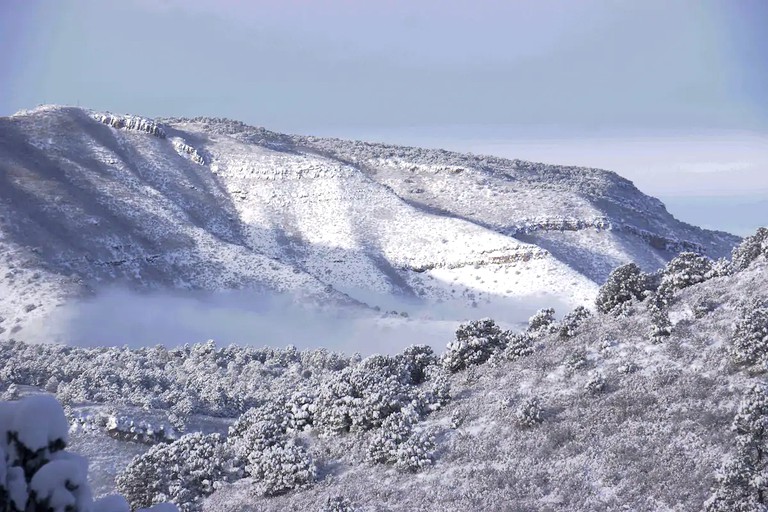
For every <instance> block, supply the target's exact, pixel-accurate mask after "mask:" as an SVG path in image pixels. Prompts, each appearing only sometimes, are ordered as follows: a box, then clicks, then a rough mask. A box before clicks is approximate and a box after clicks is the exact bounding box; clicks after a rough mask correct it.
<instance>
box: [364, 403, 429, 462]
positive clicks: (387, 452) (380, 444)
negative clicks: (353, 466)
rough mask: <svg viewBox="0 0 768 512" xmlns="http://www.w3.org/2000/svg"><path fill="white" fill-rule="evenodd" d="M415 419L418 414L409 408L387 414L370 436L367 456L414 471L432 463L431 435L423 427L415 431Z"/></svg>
mask: <svg viewBox="0 0 768 512" xmlns="http://www.w3.org/2000/svg"><path fill="white" fill-rule="evenodd" d="M417 422H418V414H417V413H416V412H415V411H414V410H412V409H410V408H407V409H404V410H402V411H400V412H398V413H396V414H392V415H391V416H389V417H388V418H387V419H386V420H385V421H384V423H383V424H382V426H381V427H380V428H379V429H378V430H377V431H376V432H375V433H374V435H373V437H372V438H371V441H370V443H369V445H368V460H370V461H371V462H377V463H380V464H393V465H394V466H395V467H396V468H398V469H400V470H401V471H418V470H420V469H422V468H424V467H426V466H429V465H430V464H432V460H433V457H434V451H435V439H434V435H433V434H432V433H431V432H430V431H427V430H420V431H416V430H415V429H414V425H415V424H416V423H417Z"/></svg>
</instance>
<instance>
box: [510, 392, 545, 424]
mask: <svg viewBox="0 0 768 512" xmlns="http://www.w3.org/2000/svg"><path fill="white" fill-rule="evenodd" d="M542 413H543V411H542V408H541V404H540V403H539V399H538V398H536V397H529V398H526V399H524V400H523V401H522V402H521V403H520V405H519V406H518V407H517V409H516V410H515V421H516V422H517V424H518V425H520V426H521V427H523V428H531V427H533V426H536V425H538V424H539V423H541V422H542V421H544V418H543V416H542Z"/></svg>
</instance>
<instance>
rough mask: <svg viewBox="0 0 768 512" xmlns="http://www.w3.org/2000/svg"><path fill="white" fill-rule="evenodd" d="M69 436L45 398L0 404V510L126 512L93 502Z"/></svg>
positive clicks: (57, 408)
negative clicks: (69, 447) (69, 444)
mask: <svg viewBox="0 0 768 512" xmlns="http://www.w3.org/2000/svg"><path fill="white" fill-rule="evenodd" d="M68 433H69V424H68V422H67V418H66V416H65V415H64V410H63V409H62V407H61V405H60V404H59V403H58V402H57V401H56V399H55V398H53V397H52V396H50V395H31V396H26V397H24V398H22V399H21V400H19V401H17V402H0V510H2V511H3V512H130V508H128V507H127V504H126V503H125V500H124V499H121V498H119V497H110V498H109V499H101V500H97V501H96V502H94V501H93V499H92V496H91V489H90V487H89V485H88V461H87V460H86V459H85V458H84V457H81V456H79V455H76V454H74V453H70V452H68V451H66V449H65V448H66V445H67V441H68ZM169 510H170V511H175V512H178V511H177V509H176V508H175V507H173V508H171V509H169Z"/></svg>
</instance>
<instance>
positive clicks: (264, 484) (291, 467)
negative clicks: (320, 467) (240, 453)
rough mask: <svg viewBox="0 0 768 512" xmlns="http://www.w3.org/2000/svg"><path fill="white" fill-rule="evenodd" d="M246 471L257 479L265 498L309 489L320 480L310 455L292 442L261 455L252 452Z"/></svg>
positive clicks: (270, 448)
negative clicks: (316, 480)
mask: <svg viewBox="0 0 768 512" xmlns="http://www.w3.org/2000/svg"><path fill="white" fill-rule="evenodd" d="M246 471H247V473H248V474H249V475H250V476H251V477H253V478H254V480H255V483H256V487H255V489H256V491H257V493H258V494H261V495H264V496H277V495H279V494H284V493H286V492H288V491H291V490H293V489H298V488H301V487H306V486H309V485H311V484H312V483H313V482H314V481H315V479H316V478H317V468H316V467H315V463H314V461H313V460H312V457H311V456H310V455H309V452H307V450H306V449H305V448H304V447H302V446H301V445H298V444H296V443H295V441H294V440H292V439H290V440H288V441H286V442H285V443H281V444H275V445H272V446H270V447H268V448H266V449H264V450H262V451H259V450H253V451H251V453H250V454H249V457H248V465H247V466H246Z"/></svg>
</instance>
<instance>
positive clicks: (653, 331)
mask: <svg viewBox="0 0 768 512" xmlns="http://www.w3.org/2000/svg"><path fill="white" fill-rule="evenodd" d="M648 311H649V313H650V316H651V328H650V332H649V333H648V334H649V336H650V338H651V341H652V342H653V343H661V342H663V341H664V340H665V339H666V338H668V337H669V336H670V335H671V334H672V322H671V321H670V319H669V311H668V310H667V308H666V306H665V303H664V302H663V301H662V300H660V299H659V297H658V295H656V294H654V296H653V297H652V298H650V299H649V300H648Z"/></svg>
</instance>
